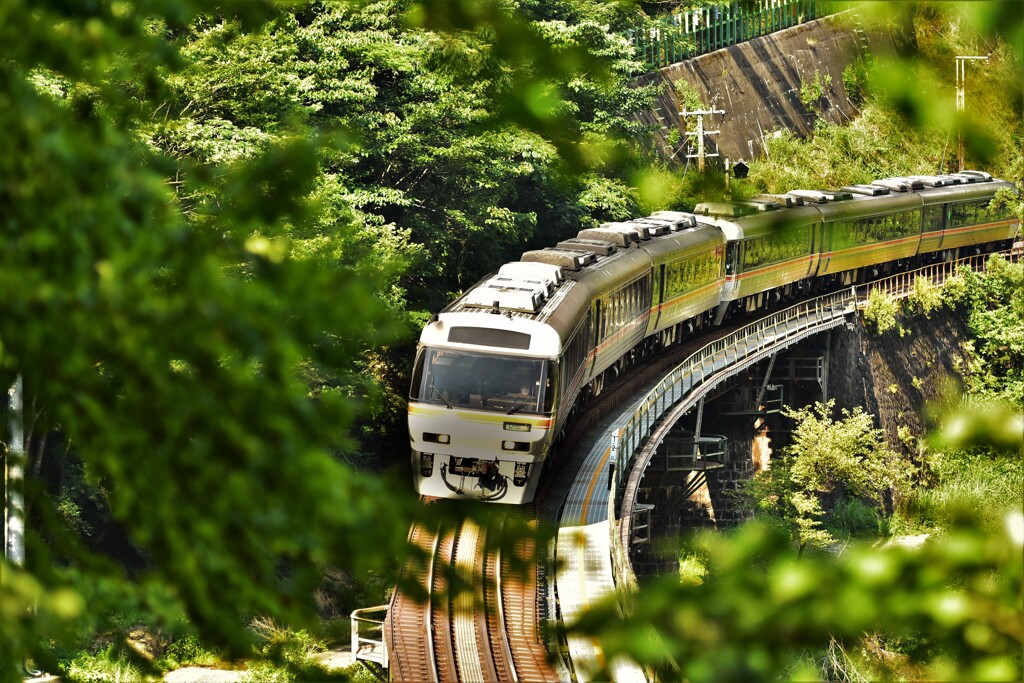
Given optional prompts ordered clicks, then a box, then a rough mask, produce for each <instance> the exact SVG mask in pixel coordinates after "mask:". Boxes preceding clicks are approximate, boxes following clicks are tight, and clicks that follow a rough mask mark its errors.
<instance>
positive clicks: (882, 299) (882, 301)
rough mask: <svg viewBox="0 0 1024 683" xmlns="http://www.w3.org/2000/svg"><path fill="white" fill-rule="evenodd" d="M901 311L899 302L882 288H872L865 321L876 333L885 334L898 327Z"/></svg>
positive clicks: (866, 307)
mask: <svg viewBox="0 0 1024 683" xmlns="http://www.w3.org/2000/svg"><path fill="white" fill-rule="evenodd" d="M899 311H900V305H899V302H897V301H896V299H894V298H892V297H891V296H889V295H888V294H885V293H884V292H882V290H880V289H872V290H871V293H870V294H868V303H867V306H865V307H864V312H863V316H864V322H865V323H866V324H867V325H868V326H869V327H870V328H872V329H874V331H875V333H876V334H885V333H886V332H888V331H889V330H891V329H892V328H894V327H897V318H898V315H899Z"/></svg>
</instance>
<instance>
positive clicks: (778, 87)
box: [640, 12, 913, 163]
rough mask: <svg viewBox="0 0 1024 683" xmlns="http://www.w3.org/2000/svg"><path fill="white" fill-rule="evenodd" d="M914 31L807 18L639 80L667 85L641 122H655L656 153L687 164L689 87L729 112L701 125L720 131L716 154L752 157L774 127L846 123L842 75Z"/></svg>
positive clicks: (803, 130)
mask: <svg viewBox="0 0 1024 683" xmlns="http://www.w3.org/2000/svg"><path fill="white" fill-rule="evenodd" d="M912 35H913V33H912V31H911V30H909V29H903V28H893V29H887V30H872V31H867V30H865V29H864V28H863V27H862V26H861V24H860V23H859V21H858V19H857V15H856V14H855V13H851V12H844V13H842V14H838V15H833V16H829V17H825V18H823V19H817V20H814V21H809V22H807V23H806V24H800V25H799V26H794V27H793V28H790V29H786V30H784V31H778V32H776V33H772V34H770V35H767V36H762V37H760V38H755V39H753V40H749V41H746V42H744V43H741V44H739V45H734V46H732V47H729V48H725V49H722V50H717V51H715V52H712V53H710V54H706V55H702V56H700V57H695V58H693V59H689V60H687V61H685V62H681V63H679V64H674V65H672V66H668V67H665V68H663V69H661V70H660V71H658V72H657V73H654V74H651V75H649V76H646V77H645V78H644V79H642V80H641V82H640V84H642V85H649V84H651V83H661V84H663V85H664V86H665V87H664V89H663V93H662V95H661V97H660V99H659V100H658V103H657V105H656V107H655V109H654V111H651V112H648V113H647V114H645V115H644V116H642V117H640V119H641V120H642V121H643V122H644V123H647V124H650V125H651V126H653V127H654V129H655V147H656V149H657V150H658V151H659V153H661V154H662V155H663V156H664V157H665V158H670V159H671V160H672V161H673V162H675V163H683V162H685V161H686V159H685V152H684V151H681V144H682V142H680V141H685V139H686V138H685V136H684V135H683V134H684V133H685V130H686V123H685V121H683V117H682V115H681V112H682V111H683V105H682V103H681V101H680V97H679V92H682V91H683V90H684V89H685V88H692V89H693V90H695V91H696V93H697V94H698V96H699V97H700V99H701V101H702V103H703V105H704V107H705V108H706V109H722V110H725V112H726V114H725V115H724V116H717V117H714V118H712V119H709V120H708V122H707V125H706V127H707V128H708V129H709V130H710V129H712V128H714V129H717V130H719V131H720V134H719V135H718V136H716V137H715V138H714V140H715V142H717V144H718V149H719V151H720V153H721V154H722V155H723V156H727V157H730V158H731V159H734V160H735V159H748V160H749V159H753V158H756V157H759V156H761V154H763V151H764V140H765V138H766V137H768V136H770V135H772V134H773V133H774V132H775V131H778V130H781V129H786V130H790V131H792V132H793V133H795V134H797V135H800V136H805V135H807V134H809V133H810V132H811V131H812V130H813V128H814V123H815V121H816V120H817V119H822V120H824V121H827V122H829V123H844V122H847V121H849V120H851V119H852V118H853V117H855V116H856V115H857V113H858V109H857V106H856V105H855V104H854V102H853V101H851V99H850V96H849V95H848V93H847V92H846V87H845V86H844V84H843V72H844V71H845V70H846V68H847V67H848V66H850V65H851V64H852V63H853V62H854V61H856V60H857V59H860V58H863V57H865V56H867V55H873V56H882V55H886V54H892V53H894V52H895V51H897V50H898V49H900V48H901V46H904V45H905V44H906V43H907V42H908V41H909V40H912V38H910V36H912ZM819 93H820V94H819ZM691 128H692V124H691ZM673 131H675V134H674V135H673Z"/></svg>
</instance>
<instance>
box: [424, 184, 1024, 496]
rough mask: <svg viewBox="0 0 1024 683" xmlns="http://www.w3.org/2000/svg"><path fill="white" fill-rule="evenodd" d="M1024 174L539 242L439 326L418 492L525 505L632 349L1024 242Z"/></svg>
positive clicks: (455, 306) (723, 209)
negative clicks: (1019, 202) (1021, 207)
mask: <svg viewBox="0 0 1024 683" xmlns="http://www.w3.org/2000/svg"><path fill="white" fill-rule="evenodd" d="M1001 191H1005V192H1008V193H1010V194H1011V195H1012V196H1017V194H1018V191H1017V189H1016V188H1015V186H1014V185H1013V184H1012V183H1010V182H1007V181H1004V180H1000V179H997V178H993V177H992V176H991V175H990V174H988V173H985V172H983V171H962V172H960V173H954V174H945V175H936V176H910V177H894V178H884V179H880V180H876V181H873V182H871V183H869V184H863V185H851V186H847V187H843V188H841V189H839V190H836V191H821V190H793V191H790V192H787V193H784V194H775V195H758V196H755V197H753V198H751V199H747V200H744V201H723V202H705V203H701V204H698V205H697V206H696V207H695V208H694V211H693V212H680V211H658V212H655V213H653V214H651V215H649V216H645V217H642V218H636V219H632V220H628V221H622V222H612V223H605V224H602V225H601V226H600V227H597V228H590V229H585V230H581V231H580V232H579V233H578V234H577V235H576V237H574V238H571V239H567V240H564V241H561V242H559V243H558V244H556V245H555V246H553V247H549V248H545V249H538V250H533V251H527V252H526V253H524V254H522V256H521V258H520V260H519V261H517V262H512V263H506V264H504V265H502V266H501V267H500V268H499V269H498V270H497V271H496V272H494V273H491V274H489V275H487V276H486V277H484V278H483V279H482V280H480V281H479V282H478V283H476V284H475V285H474V286H472V287H471V288H469V289H468V290H467V291H466V292H465V293H464V294H463V295H462V296H460V297H459V298H458V299H456V300H455V301H453V302H452V303H451V304H449V305H448V306H447V307H445V308H444V310H442V311H441V312H440V313H438V314H435V315H433V316H432V317H431V318H430V320H429V321H428V322H427V324H426V325H425V326H424V328H423V330H422V332H421V334H420V338H419V343H418V345H417V351H416V357H415V361H414V365H413V371H412V378H411V386H410V391H409V404H408V424H409V439H410V447H411V464H412V470H413V480H414V485H415V487H416V490H417V491H418V492H419V494H420V495H421V496H425V497H430V498H458V499H467V500H477V501H483V502H492V503H508V504H522V503H529V502H531V501H532V500H533V498H534V496H535V495H536V492H537V487H538V484H539V482H540V481H541V477H542V476H543V474H544V468H545V464H546V463H548V462H549V460H550V459H551V458H552V457H553V453H554V452H555V449H556V446H557V444H558V442H559V440H560V438H561V435H562V434H563V433H564V430H565V428H566V425H567V422H568V421H569V420H570V419H571V416H572V415H573V414H574V412H575V411H576V410H577V409H578V408H579V406H580V405H582V404H583V403H584V402H586V401H587V400H589V399H590V398H591V397H594V396H597V395H599V394H600V393H601V392H602V391H603V390H604V388H605V386H606V385H607V384H608V382H609V381H611V380H612V379H614V377H616V376H617V375H619V374H621V373H622V372H624V371H625V370H626V369H627V368H628V367H629V366H630V364H631V363H634V362H636V361H637V360H638V359H639V358H642V357H645V356H647V355H648V354H650V353H654V352H657V351H658V350H659V349H661V348H665V347H668V346H671V345H673V344H676V343H679V342H680V341H682V340H684V339H686V338H689V337H691V336H692V335H694V334H698V333H699V331H700V330H701V329H703V328H707V327H709V326H715V325H720V324H722V323H723V321H726V320H730V319H732V318H734V317H736V316H740V315H744V314H751V313H756V312H758V311H760V310H766V309H769V308H771V307H777V306H780V305H785V304H786V303H787V302H789V301H793V300H797V299H799V298H802V297H805V296H809V295H812V294H814V293H817V292H826V291H830V290H834V289H836V288H839V287H844V286H852V285H855V284H857V283H861V282H866V281H870V280H871V279H874V278H878V277H882V276H885V275H887V274H890V273H892V272H897V271H899V270H902V269H909V268H912V267H916V266H917V265H923V264H926V263H929V262H935V261H941V260H952V259H954V258H957V257H960V256H963V255H966V254H967V253H971V254H973V253H982V252H984V251H993V250H997V249H1003V248H1007V247H1008V246H1010V245H1011V244H1012V243H1013V240H1014V239H1015V236H1016V235H1017V233H1018V231H1019V230H1020V220H1019V218H1017V217H1016V216H1015V215H1014V214H1013V212H1012V209H1011V208H1010V202H1006V201H1003V200H1002V199H1000V198H997V194H999V193H1001Z"/></svg>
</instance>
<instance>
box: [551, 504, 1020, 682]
mask: <svg viewBox="0 0 1024 683" xmlns="http://www.w3.org/2000/svg"><path fill="white" fill-rule="evenodd" d="M1005 519H1006V523H1005V526H1004V527H1003V528H1002V529H1000V530H999V532H998V533H996V534H988V533H985V532H984V531H982V530H981V529H979V528H978V527H977V526H976V525H975V524H974V523H973V522H972V520H971V518H970V516H968V515H963V514H961V516H960V517H959V518H958V519H957V522H956V524H955V526H954V528H953V529H952V530H951V531H950V532H949V533H948V534H947V535H946V536H945V537H944V538H942V539H935V540H932V541H929V542H928V543H925V544H924V545H923V546H922V547H920V548H917V549H913V550H909V549H905V548H902V547H898V546H896V547H888V548H884V549H880V548H877V547H867V546H863V547H862V546H856V545H855V546H850V547H849V548H847V550H846V551H845V552H844V553H843V554H842V555H841V556H839V557H838V558H835V557H832V556H829V555H824V554H815V555H806V556H803V557H798V554H797V551H796V550H795V548H794V547H793V545H792V544H791V543H790V542H789V539H788V537H787V536H786V535H785V534H783V533H782V532H780V531H778V530H772V529H771V528H769V527H765V526H763V525H761V524H757V523H749V524H746V525H744V526H743V527H741V528H739V529H738V530H736V531H735V532H731V533H728V534H725V533H718V532H706V533H703V534H700V535H697V536H695V537H694V538H693V539H691V541H690V543H689V544H688V548H689V551H690V552H692V553H696V554H699V555H700V557H701V558H702V559H703V562H704V566H705V568H706V574H704V577H703V581H702V582H698V581H684V582H680V581H679V579H678V577H665V578H664V579H660V580H657V581H654V582H652V583H650V584H647V585H643V586H642V587H641V590H640V591H639V592H638V593H637V594H635V595H634V596H632V600H631V604H630V605H628V606H627V609H626V610H625V612H626V615H625V616H623V610H622V609H621V607H620V606H619V604H618V603H616V602H614V600H609V601H606V602H605V603H603V604H601V605H599V606H597V607H595V608H593V609H592V610H590V611H589V612H587V613H586V614H585V615H584V616H583V617H581V618H580V620H579V622H578V623H576V624H574V625H571V627H570V628H572V629H573V630H575V631H577V632H579V633H581V634H584V635H588V636H592V637H594V638H597V639H598V640H599V642H600V643H601V648H602V651H603V654H604V661H606V662H611V661H614V660H615V658H616V657H618V656H628V657H632V658H633V659H634V660H636V661H637V662H638V663H639V664H641V665H642V666H645V667H648V668H649V669H651V670H653V671H655V672H657V675H658V676H659V680H687V681H693V682H694V683H699V682H701V681H767V680H799V681H808V680H857V679H856V678H855V677H854V675H853V674H854V673H857V674H859V676H860V678H861V679H864V678H866V679H867V680H888V679H891V678H893V677H894V674H895V677H897V678H899V677H903V676H906V674H907V673H908V672H909V673H912V674H914V675H913V676H911V677H913V678H918V679H923V680H958V681H1017V680H1020V678H1021V675H1022V674H1024V670H1022V666H1021V648H1022V645H1024V627H1022V622H1021V620H1020V613H1021V610H1022V608H1024V605H1022V604H1021V601H1022V599H1024V592H1022V591H1024V564H1022V563H1021V561H1020V558H1021V553H1022V552H1024V516H1022V515H1021V514H1020V513H1019V512H1016V513H1012V514H1011V515H1010V516H1008V517H1006V518H1005ZM651 627H653V629H652V628H651ZM877 634H885V635H884V637H883V638H881V639H880V638H879V637H878V635H877ZM920 638H925V639H927V640H928V642H929V643H930V645H929V647H926V648H924V647H922V648H908V647H905V646H904V647H903V648H902V649H903V650H904V651H903V652H900V653H898V658H899V659H900V660H901V661H903V662H904V664H903V665H902V668H901V670H899V671H895V672H894V671H893V669H892V664H893V660H894V659H896V658H897V657H896V656H895V655H896V654H897V653H895V652H885V651H879V650H880V648H879V642H880V640H881V641H882V642H883V643H888V644H890V645H889V647H892V645H891V644H895V643H898V642H900V641H902V642H904V643H908V642H911V641H913V640H914V639H920ZM835 643H838V644H840V645H841V646H842V647H843V648H844V649H845V650H846V651H848V652H864V653H865V654H872V651H873V652H874V655H873V656H871V657H865V659H867V660H868V662H869V664H870V666H871V669H868V670H861V671H860V672H847V673H849V674H850V677H849V678H844V677H843V676H842V672H841V671H838V670H837V669H836V668H835V666H834V664H833V662H834V659H835V658H834V656H831V655H829V654H828V653H829V650H830V649H831V648H832V647H834V645H835ZM588 673H590V674H591V675H593V676H594V677H595V679H596V680H611V679H610V677H609V672H608V671H602V672H588Z"/></svg>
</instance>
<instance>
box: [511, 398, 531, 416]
mask: <svg viewBox="0 0 1024 683" xmlns="http://www.w3.org/2000/svg"><path fill="white" fill-rule="evenodd" d="M528 405H530V401H529V400H526V401H523V402H522V403H517V404H515V405H514V406H512V407H511V408H509V409H508V412H507V413H506V415H515V414H516V413H518V412H519V411H520V410H522V409H523V408H525V407H526V406H528Z"/></svg>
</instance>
